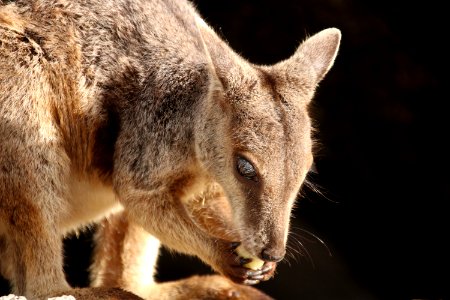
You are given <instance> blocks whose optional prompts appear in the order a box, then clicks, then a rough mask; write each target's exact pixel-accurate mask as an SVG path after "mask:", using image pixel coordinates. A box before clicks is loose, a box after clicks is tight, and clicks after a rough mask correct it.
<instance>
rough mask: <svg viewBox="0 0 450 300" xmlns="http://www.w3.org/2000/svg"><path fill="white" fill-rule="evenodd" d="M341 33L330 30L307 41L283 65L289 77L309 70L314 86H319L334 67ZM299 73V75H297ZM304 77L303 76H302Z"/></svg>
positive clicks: (333, 29)
mask: <svg viewBox="0 0 450 300" xmlns="http://www.w3.org/2000/svg"><path fill="white" fill-rule="evenodd" d="M340 41H341V31H340V30H339V29H337V28H328V29H325V30H322V31H320V32H319V33H317V34H315V35H313V36H311V37H309V38H308V39H306V40H305V41H304V42H303V43H302V44H301V45H300V46H299V47H298V49H297V51H296V52H295V53H294V55H292V56H291V57H290V58H289V59H287V60H285V61H283V62H282V63H281V64H282V65H283V68H284V69H285V70H286V71H287V73H288V76H293V77H297V76H299V75H300V74H301V72H302V73H304V72H305V71H307V70H308V76H310V77H312V78H309V79H312V82H310V83H311V84H312V85H313V86H315V85H317V84H318V83H319V82H320V81H321V80H322V79H323V78H324V77H325V75H326V74H327V73H328V71H329V70H330V68H331V67H332V66H333V63H334V59H335V58H336V55H337V52H338V49H339V43H340ZM296 73H297V74H296ZM300 76H302V75H300Z"/></svg>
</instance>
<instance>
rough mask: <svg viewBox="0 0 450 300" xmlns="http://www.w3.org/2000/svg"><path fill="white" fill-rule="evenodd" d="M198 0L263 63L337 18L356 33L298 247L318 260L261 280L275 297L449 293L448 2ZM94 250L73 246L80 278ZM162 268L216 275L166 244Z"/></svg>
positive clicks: (163, 274)
mask: <svg viewBox="0 0 450 300" xmlns="http://www.w3.org/2000/svg"><path fill="white" fill-rule="evenodd" d="M195 3H196V4H197V6H198V9H199V11H200V12H201V14H202V15H203V16H204V18H205V19H206V21H207V22H208V23H209V24H211V25H212V26H213V27H214V28H215V29H216V30H217V31H218V32H219V33H220V35H221V36H223V37H224V38H225V39H226V40H227V41H228V42H229V43H230V45H231V46H232V47H233V48H234V49H235V50H236V51H237V52H238V53H240V54H241V55H242V56H244V57H246V58H248V59H249V60H250V61H251V62H254V63H262V64H271V63H275V62H277V61H279V60H281V59H284V58H287V57H288V56H289V55H291V54H292V53H293V52H294V50H295V49H296V47H297V46H298V44H299V43H300V42H301V41H302V40H303V39H304V38H305V37H306V36H307V35H312V34H314V33H316V32H318V31H320V30H322V29H325V28H327V27H337V28H339V29H340V30H341V31H342V35H343V38H342V44H341V49H340V52H339V54H338V57H337V60H336V62H335V65H334V67H333V68H332V69H331V71H330V73H329V74H328V75H327V77H326V78H325V80H324V81H322V82H321V84H320V87H319V88H318V90H317V93H316V97H315V101H314V105H313V107H312V114H313V117H314V120H315V124H316V127H317V128H318V133H317V135H316V138H317V139H318V140H319V142H320V144H321V145H322V146H321V148H320V151H319V152H318V153H317V156H316V167H317V170H318V174H316V175H314V176H313V178H311V180H312V181H314V182H316V183H317V185H319V186H321V187H322V188H321V190H322V195H320V194H318V193H315V192H312V191H311V190H310V189H308V188H305V191H304V197H303V198H302V199H301V200H300V201H299V204H298V207H297V209H296V210H295V212H294V216H295V218H294V219H293V229H292V231H293V232H294V234H293V236H292V238H291V240H290V246H292V247H293V248H295V249H299V245H298V244H297V243H296V242H295V241H294V240H295V239H297V240H298V241H300V242H302V243H303V244H304V246H305V247H306V249H308V253H309V256H308V255H306V256H300V255H298V254H295V255H291V256H289V257H288V258H287V262H285V263H283V264H281V265H280V267H279V269H278V272H277V275H276V277H275V278H274V279H272V280H271V281H269V282H266V283H262V284H260V285H258V286H257V287H259V288H260V289H262V290H264V291H266V292H267V293H268V294H270V295H272V296H273V297H275V298H276V299H307V300H309V299H419V298H420V299H448V298H447V297H450V288H449V283H450V280H449V279H450V275H449V265H448V254H449V247H448V246H447V245H446V239H447V238H448V228H450V227H449V226H448V223H449V222H448V216H447V214H448V213H447V209H446V206H445V205H446V202H448V200H450V185H449V184H448V181H449V177H450V176H449V171H448V167H449V159H448V153H449V151H448V150H449V148H448V146H447V145H446V139H447V136H448V128H449V126H448V122H449V117H448V111H447V107H448V103H447V102H448V101H449V100H450V99H449V97H448V95H447V93H445V92H446V91H445V90H444V89H443V88H444V72H446V71H447V70H446V69H447V67H448V65H449V64H448V57H447V56H446V54H447V53H448V48H449V47H448V46H447V42H448V41H447V39H448V33H447V32H446V30H447V29H446V28H448V26H447V22H446V21H447V20H446V18H447V15H446V12H445V9H444V7H443V4H442V5H441V4H438V3H433V1H428V2H423V1H421V2H413V1H387V0H378V1H356V0H301V1H299V0H292V1H268V0H267V1H266V0H259V1H256V0H255V1H243V0H201V1H200V0H197V1H195ZM441 3H444V2H441ZM446 78H447V77H446ZM303 230H307V231H308V232H310V233H311V234H314V235H316V236H317V237H319V238H320V239H322V240H323V241H324V243H325V245H323V244H322V243H320V242H319V241H318V240H317V239H315V238H313V237H312V235H311V234H308V233H307V232H305V231H303ZM294 235H295V236H294ZM89 247H90V237H89V232H88V233H86V234H84V235H81V236H80V240H74V239H72V240H67V241H66V248H67V271H68V274H69V279H70V281H71V282H72V283H73V284H75V285H79V286H83V285H85V284H86V283H87V281H86V273H85V271H84V269H85V267H86V266H87V265H88V264H89V256H88V254H87V253H88V252H86V251H89V249H90V248H89ZM291 253H292V254H294V253H295V251H293V250H291ZM175 264H176V265H175ZM159 270H160V273H159V277H158V278H159V280H161V281H165V280H171V279H176V278H182V277H185V276H189V275H190V274H193V273H208V272H210V270H209V268H207V267H206V266H204V265H202V264H201V263H199V262H198V261H197V260H196V259H195V258H186V257H183V256H181V255H180V256H178V255H171V254H168V253H167V252H165V251H164V252H163V253H162V256H161V262H160V267H159Z"/></svg>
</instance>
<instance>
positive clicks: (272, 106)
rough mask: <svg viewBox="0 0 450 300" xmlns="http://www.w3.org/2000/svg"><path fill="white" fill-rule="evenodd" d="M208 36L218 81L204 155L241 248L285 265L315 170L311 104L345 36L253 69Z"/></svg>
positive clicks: (317, 38) (319, 39)
mask: <svg viewBox="0 0 450 300" xmlns="http://www.w3.org/2000/svg"><path fill="white" fill-rule="evenodd" d="M202 36H203V38H204V39H205V41H206V42H205V47H206V51H208V55H209V57H210V61H211V72H212V77H213V78H214V79H215V80H213V84H212V88H211V95H210V97H209V100H208V103H207V105H205V107H204V111H203V114H204V115H203V118H201V119H202V122H201V124H199V125H198V126H199V129H198V130H197V133H196V142H197V152H198V156H199V157H200V160H201V162H202V164H203V165H204V166H205V168H206V169H207V170H208V171H209V172H210V173H211V174H212V176H213V177H214V179H215V180H216V181H218V182H219V183H220V185H221V186H222V188H223V189H224V192H225V194H226V195H227V197H228V199H229V201H230V205H231V209H232V212H233V221H234V222H233V223H234V224H235V230H237V233H238V235H239V236H240V239H241V241H242V243H243V246H244V247H245V248H246V249H247V250H248V251H249V252H250V253H251V254H252V255H254V256H258V257H260V258H261V259H263V260H265V261H279V260H281V259H282V258H283V256H284V255H285V246H286V240H287V235H288V228H289V218H290V212H291V209H292V206H293V203H294V201H295V199H296V197H297V194H298V192H299V189H300V187H301V185H302V183H303V181H304V179H305V176H306V174H307V172H308V171H309V169H310V167H311V165H312V163H313V153H312V146H313V141H312V139H311V120H310V117H309V115H308V104H309V103H310V101H311V99H312V97H313V95H314V91H315V88H316V86H317V85H318V83H319V82H320V81H321V80H322V79H323V78H324V76H325V75H326V73H327V72H328V70H329V69H330V68H331V66H332V65H333V62H334V59H335V57H336V54H337V51H338V47H339V42H340V37H341V34H340V31H339V30H338V29H335V28H330V29H326V30H323V31H321V32H319V33H317V34H316V35H314V36H312V37H309V38H308V39H306V40H305V41H304V42H303V43H302V44H301V45H300V47H299V48H298V49H297V51H296V52H295V53H294V54H293V55H292V56H291V57H290V58H289V59H287V60H285V61H282V62H280V63H277V64H275V65H272V66H258V65H252V64H250V63H248V62H247V61H245V60H244V59H243V58H241V57H239V56H238V55H236V54H235V53H233V52H231V51H229V49H227V46H226V45H225V43H220V42H217V41H216V43H211V42H208V39H212V38H214V36H213V35H209V31H208V29H207V28H203V29H202ZM210 45H214V47H211V46H210Z"/></svg>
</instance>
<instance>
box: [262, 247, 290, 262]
mask: <svg viewBox="0 0 450 300" xmlns="http://www.w3.org/2000/svg"><path fill="white" fill-rule="evenodd" d="M285 254H286V249H285V248H284V247H267V248H264V249H263V250H262V251H261V254H260V255H259V258H261V259H262V260H264V261H271V262H279V261H281V260H283V258H284V255H285Z"/></svg>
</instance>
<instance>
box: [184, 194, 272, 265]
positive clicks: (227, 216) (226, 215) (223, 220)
mask: <svg viewBox="0 0 450 300" xmlns="http://www.w3.org/2000/svg"><path fill="white" fill-rule="evenodd" d="M206 199H207V200H206ZM183 204H184V207H185V209H186V212H187V214H188V216H189V217H190V219H191V221H192V222H193V224H195V225H196V226H197V227H198V228H199V229H200V230H202V231H203V232H205V233H206V234H208V235H209V236H212V237H214V238H217V239H221V240H224V241H229V242H230V243H231V244H235V245H236V246H234V247H232V250H233V251H234V253H235V254H236V255H237V256H238V257H240V259H241V260H242V261H244V262H245V263H243V266H244V267H246V268H248V269H251V270H253V271H258V270H261V269H262V268H263V266H264V265H265V263H266V261H265V260H262V259H261V258H259V257H257V256H255V255H252V254H251V253H250V251H248V250H247V249H246V248H245V247H244V245H243V244H242V238H241V236H240V234H239V231H238V230H237V228H236V226H235V224H234V222H233V217H232V210H231V206H230V204H229V202H228V199H227V198H226V197H225V196H224V195H223V193H222V192H221V191H220V190H215V189H211V190H208V191H207V192H204V193H203V194H202V195H201V196H199V197H196V198H194V199H191V200H189V201H187V202H184V203H183Z"/></svg>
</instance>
